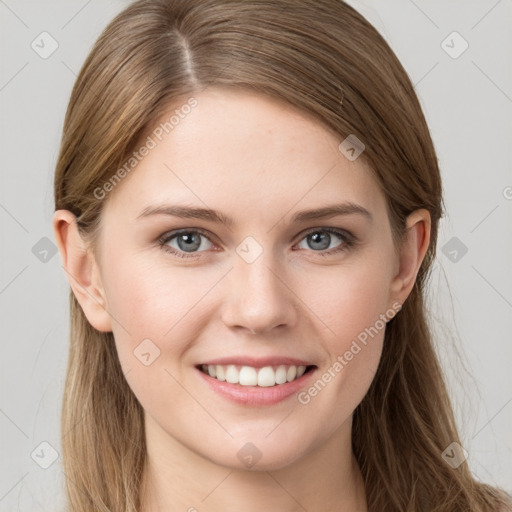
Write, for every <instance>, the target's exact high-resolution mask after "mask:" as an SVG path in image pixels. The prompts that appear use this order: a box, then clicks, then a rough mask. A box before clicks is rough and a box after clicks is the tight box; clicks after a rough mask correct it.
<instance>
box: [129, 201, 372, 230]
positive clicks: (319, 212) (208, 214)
mask: <svg viewBox="0 0 512 512" xmlns="http://www.w3.org/2000/svg"><path fill="white" fill-rule="evenodd" d="M152 215H169V216H172V217H181V218H186V219H200V220H206V221H210V222H220V223H222V224H225V225H226V226H228V227H231V226H233V224H234V220H233V219H232V218H231V217H229V216H227V215H224V214H223V213H222V212H219V211H217V210H212V209H210V208H197V207H190V206H179V205H167V204H165V205H154V206H148V207H146V208H144V210H142V212H141V213H140V214H139V215H138V216H137V220H138V219H142V218H145V217H150V216H152ZM342 215H361V216H363V217H365V218H366V219H367V220H369V221H370V222H373V216H372V214H371V213H370V212H369V211H368V210H367V209H366V208H364V207H363V206H361V205H359V204H356V203H352V202H350V201H349V202H345V203H340V204H333V205H328V206H324V207H322V208H315V209H312V210H302V211H299V212H297V213H296V214H295V215H294V216H293V217H292V220H291V222H292V223H299V222H304V221H308V220H317V219H327V218H331V217H336V216H342Z"/></svg>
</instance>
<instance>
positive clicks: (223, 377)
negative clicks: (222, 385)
mask: <svg viewBox="0 0 512 512" xmlns="http://www.w3.org/2000/svg"><path fill="white" fill-rule="evenodd" d="M215 373H216V374H217V375H216V377H217V379H218V380H226V373H225V372H224V366H221V365H220V364H218V365H217V366H216V367H215Z"/></svg>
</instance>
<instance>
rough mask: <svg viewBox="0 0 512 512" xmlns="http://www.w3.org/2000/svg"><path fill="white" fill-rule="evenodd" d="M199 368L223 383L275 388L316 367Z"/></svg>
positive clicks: (234, 366) (215, 366)
mask: <svg viewBox="0 0 512 512" xmlns="http://www.w3.org/2000/svg"><path fill="white" fill-rule="evenodd" d="M197 368H198V369H199V370H200V371H202V372H203V373H205V374H206V375H209V376H210V377H213V378H214V379H217V380H219V381H221V382H228V383H230V384H239V385H240V386H257V387H273V386H274V387H275V386H280V385H282V384H286V383H288V382H293V381H294V380H297V379H298V378H300V377H302V375H304V374H305V373H308V372H310V371H311V370H313V369H314V368H316V366H314V365H310V366H302V365H301V366H297V365H276V366H264V367H262V368H255V367H253V366H241V365H234V364H228V365H220V364H217V365H213V364H209V365H206V364H202V365H198V366H197Z"/></svg>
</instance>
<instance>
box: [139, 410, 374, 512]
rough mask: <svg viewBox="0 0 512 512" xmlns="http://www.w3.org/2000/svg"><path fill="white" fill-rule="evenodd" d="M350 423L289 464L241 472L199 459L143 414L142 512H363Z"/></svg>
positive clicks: (359, 477)
mask: <svg viewBox="0 0 512 512" xmlns="http://www.w3.org/2000/svg"><path fill="white" fill-rule="evenodd" d="M350 436H351V421H350V420H349V421H348V422H347V425H343V426H342V427H341V428H340V429H339V430H338V431H337V432H335V433H334V434H333V435H332V436H331V437H330V438H329V439H328V440H327V441H326V442H324V443H323V444H322V445H321V446H319V447H317V448H316V449H313V450H311V451H310V452H308V453H307V454H305V455H304V456H303V457H302V458H300V459H299V460H297V461H296V462H294V463H293V464H291V465H289V466H286V467H284V468H281V469H277V470H270V471H256V470H240V469H233V468H229V467H225V466H220V465H217V464H215V463H214V462H212V461H210V460H208V459H205V458H203V457H202V456H200V455H199V454H197V453H196V452H194V451H192V450H190V449H189V448H187V447H186V446H184V445H183V444H181V443H180V442H178V441H177V440H175V439H173V438H172V437H171V436H169V435H168V434H167V433H166V432H164V431H163V430H162V429H161V428H160V427H159V426H158V425H157V424H156V423H154V421H153V420H152V419H150V418H149V417H148V416H147V415H146V444H147V464H146V467H145V468H144V472H143V477H142V485H141V503H142V508H141V512H160V511H163V510H165V511H169V512H174V511H180V512H202V511H203V510H208V511H209V512H221V511H222V512H224V511H225V510H243V511H244V512H256V511H258V512H259V511H261V510H280V511H281V512H299V511H301V512H302V511H304V510H307V511H308V512H330V511H332V512H334V511H336V512H348V511H350V512H367V510H368V509H367V505H366V496H365V490H364V483H363V479H362V476H361V472H360V470H359V467H358V465H357V462H356V460H355V458H354V455H353V453H352V449H351V437H350Z"/></svg>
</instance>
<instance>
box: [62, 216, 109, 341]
mask: <svg viewBox="0 0 512 512" xmlns="http://www.w3.org/2000/svg"><path fill="white" fill-rule="evenodd" d="M53 232H54V234H55V239H56V241H57V246H58V247H59V252H60V255H61V259H62V263H63V267H64V270H65V271H66V275H67V277H68V280H69V284H70V286H71V289H72V290H73V293H74V295H75V297H76V299H77V300H78V302H79V303H80V306H81V307H82V310H83V312H84V314H85V316H86V317H87V320H89V323H90V324H91V325H92V326H93V327H94V328H95V329H97V330H98V331H102V332H110V331H112V324H111V318H110V314H109V313H108V311H107V309H106V306H107V301H106V298H105V291H104V289H103V286H102V283H101V279H100V273H99V268H98V265H97V262H96V258H95V257H94V255H93V253H92V251H91V249H90V248H88V247H87V245H86V244H85V241H84V240H83V238H82V237H81V235H80V233H79V231H78V225H77V223H76V217H75V216H74V215H73V214H72V213H71V212H70V211H68V210H57V211H56V212H55V213H54V215H53Z"/></svg>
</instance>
